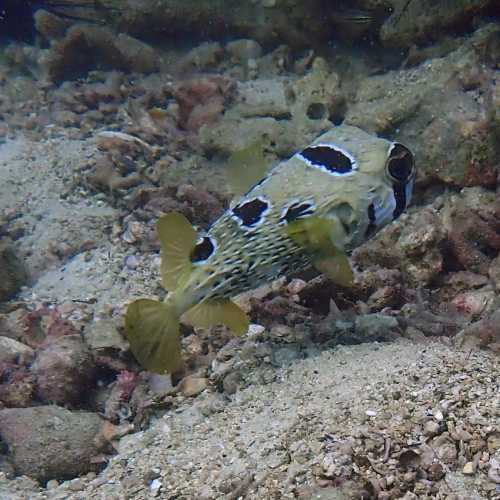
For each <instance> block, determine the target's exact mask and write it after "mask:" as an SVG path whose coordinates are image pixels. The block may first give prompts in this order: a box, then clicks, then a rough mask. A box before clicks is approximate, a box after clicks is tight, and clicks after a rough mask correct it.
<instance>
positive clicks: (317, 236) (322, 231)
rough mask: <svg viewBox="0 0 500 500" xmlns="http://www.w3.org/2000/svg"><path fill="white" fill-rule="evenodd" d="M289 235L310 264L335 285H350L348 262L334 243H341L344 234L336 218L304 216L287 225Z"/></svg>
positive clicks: (352, 279)
mask: <svg viewBox="0 0 500 500" xmlns="http://www.w3.org/2000/svg"><path fill="white" fill-rule="evenodd" d="M287 232H288V236H290V238H292V239H293V240H294V241H295V242H296V243H297V244H298V245H300V246H301V247H303V248H304V249H305V250H306V251H307V252H309V253H310V254H311V261H312V263H313V265H314V267H316V269H318V270H319V271H321V272H322V273H324V274H326V275H327V276H328V277H329V278H330V279H331V280H332V281H333V282H334V283H337V284H338V285H341V286H344V287H349V286H352V283H353V281H354V275H353V272H352V268H351V265H350V263H349V259H348V258H347V256H346V254H345V253H344V252H343V251H342V250H340V249H339V248H338V247H337V246H336V245H335V244H334V241H336V240H337V241H342V240H343V238H344V236H345V232H344V229H343V227H342V224H341V223H340V222H339V221H337V220H335V219H326V218H322V217H307V218H304V219H299V220H296V221H294V222H292V223H290V224H289V225H288V226H287Z"/></svg>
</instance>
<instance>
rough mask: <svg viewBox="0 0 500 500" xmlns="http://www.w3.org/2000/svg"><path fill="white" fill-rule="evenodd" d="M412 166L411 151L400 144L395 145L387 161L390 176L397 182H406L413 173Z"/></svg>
mask: <svg viewBox="0 0 500 500" xmlns="http://www.w3.org/2000/svg"><path fill="white" fill-rule="evenodd" d="M413 165H414V162H413V155H412V154H411V151H410V150H409V149H408V148H407V147H405V146H403V145H402V144H399V143H395V144H394V146H393V148H392V150H391V153H390V155H389V159H388V160H387V168H388V169H389V173H390V174H391V176H392V177H393V178H394V179H395V180H397V181H399V182H407V181H408V179H409V178H410V176H411V175H412V173H413Z"/></svg>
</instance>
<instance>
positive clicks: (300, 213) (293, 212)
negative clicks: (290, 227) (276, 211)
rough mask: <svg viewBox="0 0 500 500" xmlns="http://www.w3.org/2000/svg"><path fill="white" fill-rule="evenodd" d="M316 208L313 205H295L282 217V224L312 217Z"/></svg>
mask: <svg viewBox="0 0 500 500" xmlns="http://www.w3.org/2000/svg"><path fill="white" fill-rule="evenodd" d="M313 213H314V206H313V204H312V203H294V204H292V205H290V207H288V209H287V211H286V212H285V213H284V214H283V216H282V217H281V221H280V222H287V223H290V222H293V221H294V220H297V219H300V218H302V217H306V216H308V215H312V214H313Z"/></svg>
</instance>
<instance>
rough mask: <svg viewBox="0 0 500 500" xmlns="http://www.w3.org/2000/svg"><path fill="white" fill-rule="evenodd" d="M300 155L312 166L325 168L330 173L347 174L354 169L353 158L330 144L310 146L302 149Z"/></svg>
mask: <svg viewBox="0 0 500 500" xmlns="http://www.w3.org/2000/svg"><path fill="white" fill-rule="evenodd" d="M300 156H302V158H304V159H305V160H306V161H307V162H309V163H310V164H311V165H312V166H315V167H322V168H325V169H326V170H328V171H329V172H331V173H332V174H338V175H343V174H348V173H349V172H351V171H352V170H353V169H354V162H353V160H352V159H351V158H349V156H347V155H346V154H345V153H343V152H342V151H340V150H338V149H336V148H334V147H331V146H311V147H308V148H306V149H304V151H302V152H301V153H300Z"/></svg>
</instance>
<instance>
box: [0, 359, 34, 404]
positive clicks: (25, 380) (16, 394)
mask: <svg viewBox="0 0 500 500" xmlns="http://www.w3.org/2000/svg"><path fill="white" fill-rule="evenodd" d="M0 380H1V381H2V383H1V384H0V403H1V404H3V405H5V406H6V407H7V408H26V407H28V406H31V405H32V404H33V398H34V394H35V377H34V376H33V374H31V373H30V372H29V371H28V368H26V367H24V366H15V365H14V366H12V365H3V367H1V366H0ZM1 404H0V406H1Z"/></svg>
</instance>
